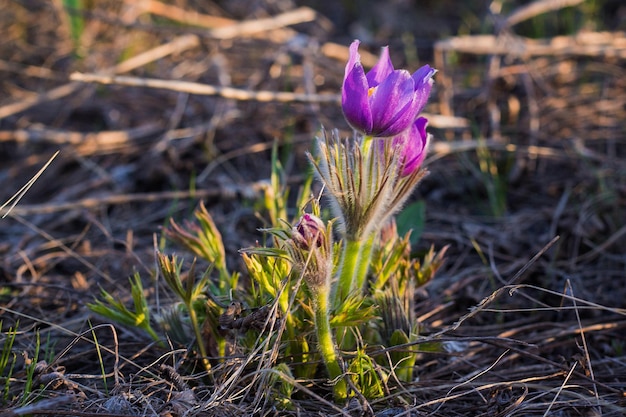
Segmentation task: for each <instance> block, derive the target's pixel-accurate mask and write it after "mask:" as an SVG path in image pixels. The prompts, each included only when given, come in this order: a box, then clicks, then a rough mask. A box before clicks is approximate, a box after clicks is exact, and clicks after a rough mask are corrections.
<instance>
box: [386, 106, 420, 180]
mask: <svg viewBox="0 0 626 417" xmlns="http://www.w3.org/2000/svg"><path fill="white" fill-rule="evenodd" d="M427 124H428V119H426V118H425V117H419V118H417V120H415V123H413V125H412V126H411V127H410V128H409V129H407V130H405V131H404V132H402V133H401V134H400V135H398V136H396V137H394V139H393V144H394V147H397V148H399V149H400V152H401V153H402V158H403V160H402V176H403V177H406V176H407V175H411V174H412V173H413V172H415V170H416V169H418V168H419V167H420V165H422V162H424V158H425V157H426V150H427V149H426V148H427V146H428V141H429V135H428V133H426V125H427Z"/></svg>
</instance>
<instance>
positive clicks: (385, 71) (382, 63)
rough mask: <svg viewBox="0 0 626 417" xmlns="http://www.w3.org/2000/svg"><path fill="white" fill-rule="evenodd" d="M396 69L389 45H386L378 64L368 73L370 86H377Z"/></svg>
mask: <svg viewBox="0 0 626 417" xmlns="http://www.w3.org/2000/svg"><path fill="white" fill-rule="evenodd" d="M393 71H394V69H393V63H392V62H391V58H390V57H389V47H388V46H385V47H384V48H383V49H382V51H381V52H380V58H379V59H378V62H377V63H376V65H374V66H373V67H372V69H371V70H369V72H368V73H367V83H368V85H369V86H370V87H376V86H377V85H378V84H380V83H382V82H383V80H384V79H385V78H387V77H388V76H389V74H391V73H392V72H393Z"/></svg>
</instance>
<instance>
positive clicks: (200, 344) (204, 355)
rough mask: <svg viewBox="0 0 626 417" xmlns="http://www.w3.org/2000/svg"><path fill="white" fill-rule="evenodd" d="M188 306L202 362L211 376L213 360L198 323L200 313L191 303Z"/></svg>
mask: <svg viewBox="0 0 626 417" xmlns="http://www.w3.org/2000/svg"><path fill="white" fill-rule="evenodd" d="M186 307H187V311H188V312H189V320H190V321H191V327H193V331H194V334H195V335H196V343H197V344H198V350H199V351H200V356H201V357H202V364H203V365H204V369H205V370H206V371H207V372H208V373H209V376H211V362H209V358H208V356H207V352H206V347H205V346H204V339H203V338H202V332H201V330H200V325H199V323H198V315H197V314H196V310H194V309H193V306H192V305H191V304H189V305H187V306H186Z"/></svg>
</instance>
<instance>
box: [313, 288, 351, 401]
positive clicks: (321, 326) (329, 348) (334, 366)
mask: <svg viewBox="0 0 626 417" xmlns="http://www.w3.org/2000/svg"><path fill="white" fill-rule="evenodd" d="M312 292H313V294H314V299H313V308H314V309H315V329H316V330H317V342H318V344H319V349H320V352H321V354H322V359H323V360H324V364H325V365H326V370H327V371H328V375H329V377H330V379H331V381H333V382H334V384H335V385H334V387H333V392H334V396H335V399H336V400H343V399H345V398H346V397H347V395H348V392H347V384H346V381H345V380H344V379H343V377H342V375H343V371H342V370H341V366H340V365H339V360H338V359H337V351H336V349H335V342H334V340H333V335H332V332H331V329H330V317H329V314H328V298H329V295H330V293H329V291H328V288H316V289H312Z"/></svg>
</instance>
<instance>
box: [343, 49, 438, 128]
mask: <svg viewBox="0 0 626 417" xmlns="http://www.w3.org/2000/svg"><path fill="white" fill-rule="evenodd" d="M359 43H360V42H359V41H358V40H355V41H354V42H352V45H350V58H349V60H348V64H347V65H346V70H345V75H344V79H343V88H342V89H341V106H342V108H343V114H344V115H345V117H346V120H347V121H348V123H349V124H350V126H352V127H353V128H354V129H355V130H358V131H359V132H361V133H363V134H365V135H368V136H375V137H391V136H396V135H398V134H400V133H402V132H403V131H405V130H406V129H408V128H409V127H411V126H412V125H413V123H414V122H415V119H416V118H417V116H418V114H419V113H420V112H421V111H422V110H423V109H424V106H425V105H426V101H427V100H428V96H429V95H430V90H431V88H432V85H433V80H432V76H433V75H434V74H435V72H436V70H435V69H433V68H431V67H430V66H428V65H424V66H423V67H421V68H420V69H418V70H417V71H415V73H413V75H411V74H410V73H409V72H408V71H406V70H395V69H394V68H393V64H392V63H391V58H389V49H388V48H387V47H385V48H383V50H382V53H381V55H380V59H379V60H378V62H377V63H376V65H374V67H373V68H372V69H371V70H370V71H369V72H368V73H367V74H366V73H365V70H364V69H363V65H362V64H361V56H360V55H359V52H358V49H359Z"/></svg>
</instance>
